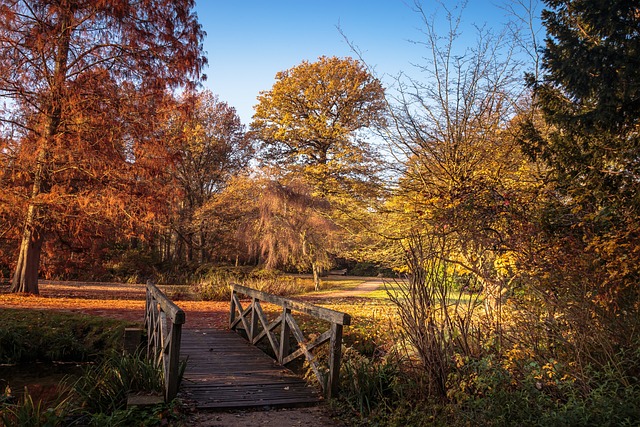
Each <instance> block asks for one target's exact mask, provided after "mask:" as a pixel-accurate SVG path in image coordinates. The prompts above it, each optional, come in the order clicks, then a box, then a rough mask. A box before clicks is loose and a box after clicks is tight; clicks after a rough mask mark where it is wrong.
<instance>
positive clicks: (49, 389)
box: [0, 363, 83, 402]
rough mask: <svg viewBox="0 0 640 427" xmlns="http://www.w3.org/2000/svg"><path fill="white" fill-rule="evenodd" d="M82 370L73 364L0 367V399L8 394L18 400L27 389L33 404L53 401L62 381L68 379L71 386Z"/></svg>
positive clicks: (33, 364)
mask: <svg viewBox="0 0 640 427" xmlns="http://www.w3.org/2000/svg"><path fill="white" fill-rule="evenodd" d="M82 370H83V368H82V366H81V365H78V364H75V363H69V364H67V363H64V364H63V363H29V364H21V365H0V397H2V396H5V395H7V394H9V395H10V396H13V397H15V398H20V397H21V396H22V394H23V393H24V389H25V387H27V389H28V390H29V394H30V395H31V398H32V399H33V401H34V402H36V401H38V400H42V401H51V400H55V399H56V397H57V396H58V394H59V393H60V391H61V385H62V384H61V383H62V382H63V380H65V379H68V381H67V384H68V385H70V384H72V383H73V380H74V379H75V378H77V377H78V376H80V375H81V374H82Z"/></svg>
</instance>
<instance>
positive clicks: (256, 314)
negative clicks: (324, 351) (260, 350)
mask: <svg viewBox="0 0 640 427" xmlns="http://www.w3.org/2000/svg"><path fill="white" fill-rule="evenodd" d="M239 294H242V295H246V296H248V297H250V298H251V302H250V303H249V305H248V306H247V307H243V306H242V304H241V298H240V297H239V296H238V295H239ZM261 301H263V302H267V303H271V304H275V305H278V306H280V308H281V313H280V315H279V316H278V317H276V318H275V319H273V320H268V319H267V316H266V315H265V312H264V310H263V309H262V306H261V305H260V302H261ZM294 311H295V312H301V313H305V314H307V315H310V316H312V317H314V318H317V319H322V320H325V321H327V322H329V325H330V326H329V329H327V330H326V331H324V332H323V333H322V334H320V335H318V336H316V337H314V338H313V339H307V338H305V336H304V334H303V332H302V330H301V329H300V326H299V325H298V323H297V322H296V320H295V319H294V317H293V312H294ZM350 323H351V317H350V316H349V315H348V314H346V313H341V312H339V311H335V310H330V309H328V308H324V307H318V306H315V305H313V304H308V303H304V302H300V301H295V300H292V299H289V298H283V297H279V296H276V295H272V294H268V293H266V292H261V291H258V290H255V289H252V288H248V287H246V286H241V285H233V288H232V292H231V311H230V320H229V327H230V328H231V329H232V330H236V331H237V330H244V331H245V333H246V335H247V339H248V340H249V342H251V343H252V344H254V345H255V344H257V343H258V342H260V341H261V340H263V339H265V338H266V339H267V340H268V342H269V344H270V345H271V348H272V350H273V352H274V354H275V356H276V359H277V360H278V362H279V363H280V364H282V365H286V364H288V363H290V362H292V361H294V360H295V359H297V358H299V357H302V356H304V357H305V359H306V361H307V362H308V363H309V366H310V367H311V369H312V370H313V373H314V374H315V376H316V378H317V379H318V382H319V383H320V384H321V386H322V388H323V391H324V394H325V396H327V397H329V398H330V397H331V396H335V395H336V394H337V392H338V384H339V375H340V358H341V356H342V354H341V346H342V329H343V326H344V325H349V324H350ZM291 337H293V338H294V339H295V341H296V343H295V345H294V346H291ZM327 342H328V343H329V361H328V365H329V366H328V371H327V372H323V368H322V367H321V366H320V364H319V363H318V360H317V358H316V350H317V349H318V347H319V346H321V345H323V344H325V343H327ZM292 347H293V348H292Z"/></svg>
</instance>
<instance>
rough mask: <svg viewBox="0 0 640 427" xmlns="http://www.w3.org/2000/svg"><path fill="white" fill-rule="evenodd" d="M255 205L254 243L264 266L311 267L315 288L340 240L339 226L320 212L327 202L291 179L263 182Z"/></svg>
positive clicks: (297, 181)
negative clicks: (256, 209) (256, 239)
mask: <svg viewBox="0 0 640 427" xmlns="http://www.w3.org/2000/svg"><path fill="white" fill-rule="evenodd" d="M258 207H259V217H258V222H257V224H256V225H257V227H256V232H257V235H258V236H259V242H258V246H259V249H260V252H261V255H262V257H263V258H264V260H265V264H266V265H267V267H270V268H274V267H278V266H284V267H294V268H296V269H298V270H302V271H304V270H305V269H308V268H311V271H312V273H313V281H314V284H315V289H316V291H317V290H319V289H320V273H321V272H322V271H324V270H325V269H327V268H329V267H331V262H332V260H331V256H330V254H331V253H336V251H337V248H338V246H339V244H338V242H339V241H340V238H339V236H340V229H339V228H338V227H337V226H336V225H335V224H334V223H333V222H332V221H331V220H330V219H329V218H327V217H326V215H323V214H324V213H326V211H327V209H328V208H329V203H328V202H327V201H326V200H325V199H321V198H318V197H313V195H312V194H311V188H309V187H308V186H306V184H305V183H304V181H303V180H302V179H300V178H298V179H296V178H293V180H292V181H288V182H286V183H285V184H283V183H281V182H278V181H273V180H267V181H265V182H264V187H263V189H262V197H261V198H260V201H259V205H258Z"/></svg>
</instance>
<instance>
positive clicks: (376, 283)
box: [301, 277, 384, 301]
mask: <svg viewBox="0 0 640 427" xmlns="http://www.w3.org/2000/svg"><path fill="white" fill-rule="evenodd" d="M357 280H362V283H360V284H359V285H357V286H355V287H353V288H350V289H340V290H336V291H331V290H329V291H326V292H318V293H314V294H313V295H305V296H304V297H302V298H301V299H304V300H305V301H313V300H324V299H334V298H337V299H339V298H349V297H365V298H366V296H367V294H368V293H371V292H374V291H377V290H378V289H379V288H381V287H382V286H383V285H384V281H383V280H382V279H377V278H375V279H372V278H369V277H362V278H358V279H357Z"/></svg>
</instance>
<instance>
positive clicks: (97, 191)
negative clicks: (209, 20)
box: [0, 0, 206, 293]
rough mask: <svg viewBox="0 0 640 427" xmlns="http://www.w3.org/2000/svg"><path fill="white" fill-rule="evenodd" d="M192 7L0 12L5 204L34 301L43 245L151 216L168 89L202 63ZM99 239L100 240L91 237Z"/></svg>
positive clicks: (20, 7)
mask: <svg viewBox="0 0 640 427" xmlns="http://www.w3.org/2000/svg"><path fill="white" fill-rule="evenodd" d="M193 6H194V1H192V0H178V1H164V0H156V1H144V2H134V1H127V0H111V1H71V0H57V1H44V0H37V1H31V2H22V1H15V0H3V1H1V2H0V94H1V95H2V97H3V98H4V99H5V101H6V102H5V107H4V109H3V111H2V114H1V115H0V119H1V120H2V121H1V123H2V125H3V128H2V131H3V133H4V136H5V138H6V139H7V140H8V141H9V142H8V143H7V144H8V148H6V149H3V155H4V156H6V157H7V160H6V162H7V164H8V165H9V170H8V171H4V179H3V181H2V183H3V187H2V189H1V191H2V193H3V198H8V199H10V203H11V204H10V207H9V208H7V207H6V206H5V207H3V208H1V209H3V210H6V211H10V210H12V212H13V214H15V213H16V211H17V212H19V213H20V214H21V216H22V224H21V225H20V226H21V227H22V233H21V236H20V239H21V243H20V245H19V248H18V249H19V250H18V258H17V263H16V266H15V273H14V275H13V282H12V290H13V291H15V292H29V293H38V269H39V264H40V255H41V251H42V247H43V244H44V243H45V242H46V241H48V240H50V239H51V238H52V237H54V236H55V235H56V234H58V233H61V234H71V235H73V234H79V233H83V232H85V231H87V227H88V224H93V225H96V224H100V223H109V222H111V223H113V220H117V221H119V223H120V226H123V225H124V226H126V229H127V230H129V231H130V232H133V231H134V229H135V227H134V225H135V224H136V223H138V221H139V220H144V219H149V217H151V216H153V213H152V212H153V203H150V202H153V201H155V198H154V194H155V193H156V192H157V190H158V186H157V185H156V184H157V182H154V181H155V180H157V181H161V179H160V177H161V176H162V173H161V172H162V171H163V170H164V169H165V168H166V167H165V164H164V160H165V159H166V155H167V153H166V151H165V149H164V147H163V144H162V138H161V136H162V133H161V132H160V131H159V130H158V129H157V127H156V126H154V124H156V123H157V121H158V120H161V115H162V114H163V112H165V110H164V108H163V107H164V106H166V105H167V102H169V100H170V99H171V96H170V93H169V92H168V89H171V88H177V87H181V86H184V85H185V84H195V83H196V82H197V80H198V79H199V76H200V70H201V67H202V66H203V65H204V63H205V62H206V60H205V59H204V57H203V56H202V45H201V43H202V38H203V31H202V29H201V27H200V25H199V24H198V22H197V17H196V15H195V14H194V13H192V8H193ZM94 230H95V231H96V232H99V231H98V229H97V228H94Z"/></svg>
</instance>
